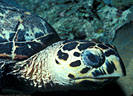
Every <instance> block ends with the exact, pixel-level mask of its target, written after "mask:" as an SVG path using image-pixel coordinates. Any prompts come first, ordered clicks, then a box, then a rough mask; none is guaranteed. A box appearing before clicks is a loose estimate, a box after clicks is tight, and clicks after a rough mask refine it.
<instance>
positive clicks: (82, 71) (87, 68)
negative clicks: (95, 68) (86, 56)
mask: <svg viewBox="0 0 133 96" xmlns="http://www.w3.org/2000/svg"><path fill="white" fill-rule="evenodd" d="M89 70H90V68H89V67H85V68H83V69H82V70H81V71H80V73H82V74H84V73H87V72H88V71H89Z"/></svg>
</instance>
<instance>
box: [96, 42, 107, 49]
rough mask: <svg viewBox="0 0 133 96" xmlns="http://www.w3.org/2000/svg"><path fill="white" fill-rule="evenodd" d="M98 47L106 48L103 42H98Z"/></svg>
mask: <svg viewBox="0 0 133 96" xmlns="http://www.w3.org/2000/svg"><path fill="white" fill-rule="evenodd" d="M97 46H98V47H100V48H102V49H108V47H107V46H105V45H104V44H102V43H100V44H98V45H97Z"/></svg>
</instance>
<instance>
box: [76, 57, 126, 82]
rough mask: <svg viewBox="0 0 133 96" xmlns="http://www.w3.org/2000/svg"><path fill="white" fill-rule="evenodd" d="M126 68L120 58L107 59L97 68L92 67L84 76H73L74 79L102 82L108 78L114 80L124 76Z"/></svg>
mask: <svg viewBox="0 0 133 96" xmlns="http://www.w3.org/2000/svg"><path fill="white" fill-rule="evenodd" d="M125 75H126V70H125V67H124V64H123V62H122V60H121V59H120V58H116V57H115V58H114V57H112V59H107V60H106V61H105V63H104V64H103V65H102V66H101V67H99V68H93V69H92V70H90V71H89V72H88V75H87V76H85V77H78V78H75V80H76V81H78V82H81V81H84V80H88V81H93V82H104V81H108V80H115V79H117V78H119V77H122V76H125Z"/></svg>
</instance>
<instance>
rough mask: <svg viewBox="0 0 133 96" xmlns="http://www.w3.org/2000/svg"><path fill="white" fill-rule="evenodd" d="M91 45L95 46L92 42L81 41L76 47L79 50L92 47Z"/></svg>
mask: <svg viewBox="0 0 133 96" xmlns="http://www.w3.org/2000/svg"><path fill="white" fill-rule="evenodd" d="M93 46H95V43H92V42H90V43H89V42H88V43H82V44H80V45H79V46H78V49H79V50H80V51H81V50H85V49H87V48H88V47H93Z"/></svg>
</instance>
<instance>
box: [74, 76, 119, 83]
mask: <svg viewBox="0 0 133 96" xmlns="http://www.w3.org/2000/svg"><path fill="white" fill-rule="evenodd" d="M120 77H121V75H119V74H116V75H102V76H97V77H90V76H86V77H77V78H73V80H75V81H76V80H81V79H82V80H90V81H103V80H112V79H117V78H120Z"/></svg>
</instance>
